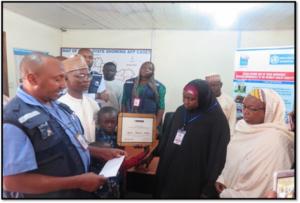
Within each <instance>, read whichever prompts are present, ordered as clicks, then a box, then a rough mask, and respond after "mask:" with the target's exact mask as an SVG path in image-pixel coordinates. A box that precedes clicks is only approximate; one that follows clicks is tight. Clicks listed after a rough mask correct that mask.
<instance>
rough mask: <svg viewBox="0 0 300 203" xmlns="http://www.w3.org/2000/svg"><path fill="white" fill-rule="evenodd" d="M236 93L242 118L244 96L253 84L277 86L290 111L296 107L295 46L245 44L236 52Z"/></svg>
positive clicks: (234, 91) (262, 86)
mask: <svg viewBox="0 0 300 203" xmlns="http://www.w3.org/2000/svg"><path fill="white" fill-rule="evenodd" d="M234 64H235V67H234V80H233V84H234V90H233V96H234V98H235V99H236V102H237V108H238V109H237V111H238V112H237V117H238V119H240V118H242V104H241V102H242V99H243V97H245V96H246V95H247V94H248V93H249V92H250V91H251V90H252V89H253V88H269V89H273V90H275V91H276V92H277V93H278V94H279V95H280V96H281V97H282V99H283V100H284V103H285V107H286V114H285V119H286V122H287V117H288V116H287V114H288V113H289V112H291V111H293V110H294V109H295V106H294V105H295V104H294V98H295V86H294V84H295V74H294V70H295V59H294V47H269V48H248V49H247V48H244V49H238V50H237V51H236V54H235V63H234Z"/></svg>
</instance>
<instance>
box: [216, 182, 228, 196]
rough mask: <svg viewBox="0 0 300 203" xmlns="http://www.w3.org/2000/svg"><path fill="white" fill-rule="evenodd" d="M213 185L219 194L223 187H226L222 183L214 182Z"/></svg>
mask: <svg viewBox="0 0 300 203" xmlns="http://www.w3.org/2000/svg"><path fill="white" fill-rule="evenodd" d="M215 187H216V190H217V192H218V193H219V194H220V193H221V192H222V191H223V190H224V189H226V186H225V185H223V184H222V183H219V182H216V183H215Z"/></svg>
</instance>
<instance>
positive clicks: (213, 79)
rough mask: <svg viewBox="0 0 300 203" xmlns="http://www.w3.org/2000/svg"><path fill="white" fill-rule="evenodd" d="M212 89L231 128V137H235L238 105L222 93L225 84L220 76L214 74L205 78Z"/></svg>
mask: <svg viewBox="0 0 300 203" xmlns="http://www.w3.org/2000/svg"><path fill="white" fill-rule="evenodd" d="M205 80H206V81H207V82H208V84H209V86H210V88H211V89H212V91H213V93H214V95H215V97H216V98H217V100H218V102H219V104H220V105H221V107H222V110H223V112H224V114H225V116H226V118H227V120H228V123H229V127H230V135H233V131H234V127H235V123H236V103H235V102H234V100H233V99H232V98H231V97H230V96H229V95H227V94H225V93H224V92H221V88H222V85H223V83H222V82H221V77H220V75H218V74H212V75H209V76H206V77H205Z"/></svg>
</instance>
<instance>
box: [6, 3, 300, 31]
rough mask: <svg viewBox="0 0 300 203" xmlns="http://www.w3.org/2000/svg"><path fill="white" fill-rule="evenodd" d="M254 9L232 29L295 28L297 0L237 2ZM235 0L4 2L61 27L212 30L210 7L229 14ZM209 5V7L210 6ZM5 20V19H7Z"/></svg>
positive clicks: (24, 12)
mask: <svg viewBox="0 0 300 203" xmlns="http://www.w3.org/2000/svg"><path fill="white" fill-rule="evenodd" d="M236 4H239V5H243V6H244V7H249V8H250V7H251V6H254V7H253V8H252V9H249V10H244V11H242V12H240V15H239V18H238V20H236V21H235V22H234V24H233V25H232V27H231V28H229V29H230V30H284V29H294V18H295V13H294V7H295V4H294V3H290V2H289V3H288V2H286V3H283V2H281V3H275V2H272V3H244V2H240V3H235V5H236ZM233 5H234V4H232V3H199V2H189V3H184V2H181V3H171V2H166V3H162V2H160V3H155V2H152V3H149V2H147V3H145V2H139V3H120V2H119V3H113V2H111V3H102V2H98V3H90V2H89V3H82V2H80V3H74V2H72V3H67V2H64V3H49V2H48V3H42V2H39V3H11V2H6V3H3V7H4V8H5V9H8V10H11V11H13V12H15V13H18V14H20V15H23V16H26V17H28V18H30V19H32V20H35V21H38V22H41V23H43V24H46V25H49V26H51V27H54V28H59V29H67V30H68V29H105V30H107V29H112V30H119V29H164V30H165V29H172V30H212V29H220V28H218V27H216V25H215V23H214V19H213V18H212V17H211V15H209V14H208V12H206V11H208V10H209V9H208V8H210V9H211V8H212V9H216V10H217V9H219V10H218V11H220V12H222V13H224V15H225V16H227V15H230V14H232V13H233V12H235V11H236V9H235V7H234V6H233ZM207 6H208V7H207ZM3 22H4V23H5V19H4V21H3Z"/></svg>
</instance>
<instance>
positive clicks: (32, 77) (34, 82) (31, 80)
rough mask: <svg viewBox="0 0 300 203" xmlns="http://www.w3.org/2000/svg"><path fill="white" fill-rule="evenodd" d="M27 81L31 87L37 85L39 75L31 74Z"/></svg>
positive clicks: (28, 75)
mask: <svg viewBox="0 0 300 203" xmlns="http://www.w3.org/2000/svg"><path fill="white" fill-rule="evenodd" d="M26 78H27V81H28V82H29V83H30V84H31V85H37V84H38V79H37V75H36V74H34V73H29V74H27V76H26Z"/></svg>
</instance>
